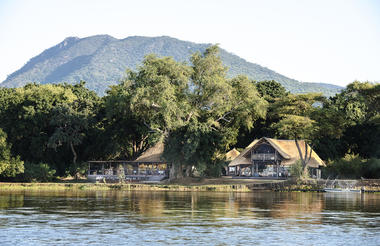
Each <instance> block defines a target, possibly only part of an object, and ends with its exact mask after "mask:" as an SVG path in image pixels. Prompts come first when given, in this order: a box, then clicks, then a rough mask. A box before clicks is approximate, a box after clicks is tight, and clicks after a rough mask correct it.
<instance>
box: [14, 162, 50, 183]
mask: <svg viewBox="0 0 380 246" xmlns="http://www.w3.org/2000/svg"><path fill="white" fill-rule="evenodd" d="M55 173H56V171H55V170H54V169H52V168H51V167H50V166H49V165H48V164H46V163H29V162H26V163H25V172H24V174H23V175H21V178H22V179H23V180H24V181H27V182H49V181H52V180H53V178H54V174H55Z"/></svg>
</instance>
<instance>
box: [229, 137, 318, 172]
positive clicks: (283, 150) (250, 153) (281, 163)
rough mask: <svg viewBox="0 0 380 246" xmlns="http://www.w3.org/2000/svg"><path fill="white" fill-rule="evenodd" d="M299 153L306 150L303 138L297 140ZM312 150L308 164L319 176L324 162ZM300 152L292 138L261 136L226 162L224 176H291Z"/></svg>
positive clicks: (309, 148)
mask: <svg viewBox="0 0 380 246" xmlns="http://www.w3.org/2000/svg"><path fill="white" fill-rule="evenodd" d="M298 143H299V147H300V150H301V152H302V153H303V155H304V153H305V141H304V140H298ZM307 148H308V150H309V151H310V150H311V151H312V154H311V159H310V161H309V162H308V164H307V166H308V167H309V170H310V174H311V176H312V177H314V178H320V177H321V170H320V167H322V166H325V163H324V162H323V161H322V160H321V158H319V156H318V155H317V153H315V151H313V150H312V149H311V147H310V146H309V145H307ZM299 159H300V157H299V151H298V148H297V145H296V143H295V141H294V140H284V139H273V138H265V137H264V138H260V139H256V140H254V141H253V142H252V143H250V144H249V145H248V146H247V147H246V148H245V149H244V150H243V151H242V152H241V153H240V154H239V155H238V156H237V157H236V158H234V159H233V160H232V161H231V162H230V163H229V164H228V169H227V175H231V176H251V177H275V178H286V177H288V176H290V166H291V165H293V164H294V163H295V162H296V161H297V160H299Z"/></svg>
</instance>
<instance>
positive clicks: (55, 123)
mask: <svg viewBox="0 0 380 246" xmlns="http://www.w3.org/2000/svg"><path fill="white" fill-rule="evenodd" d="M73 42H74V41H73ZM67 45H68V46H70V45H69V44H67ZM190 62H191V64H187V63H183V62H177V61H176V60H175V59H173V58H170V57H157V56H156V55H149V56H147V57H145V59H144V60H143V62H142V65H141V66H140V67H138V68H137V70H136V71H131V70H130V71H128V72H127V74H126V76H125V78H124V80H123V81H121V82H120V83H119V84H117V85H114V86H111V87H110V88H109V90H108V91H107V93H106V95H105V96H104V97H99V96H98V95H97V94H96V93H95V92H93V91H91V90H89V89H87V88H86V83H85V82H83V81H81V82H79V83H78V84H75V85H70V84H46V85H38V84H27V85H25V86H23V87H20V88H0V119H2V120H1V121H0V128H1V129H2V130H0V175H1V180H16V181H45V182H46V181H51V180H52V179H54V177H56V176H60V177H62V176H72V177H78V176H80V175H83V173H84V170H85V168H86V163H85V162H86V161H87V160H118V159H119V160H120V159H121V160H132V159H134V158H136V157H137V156H139V155H140V154H141V153H142V152H143V151H145V150H147V149H148V148H149V147H151V146H153V145H154V144H155V143H157V141H163V142H164V144H165V146H166V148H165V152H164V158H165V159H166V160H167V161H169V162H171V163H172V164H173V165H172V168H171V170H170V178H173V179H180V178H182V177H187V176H192V175H194V173H197V174H198V175H200V176H203V177H205V176H214V177H215V176H219V175H221V170H222V168H223V165H225V162H224V153H226V152H227V151H228V150H230V149H231V148H233V147H236V148H244V147H245V146H246V145H247V144H248V143H249V142H251V141H252V139H254V138H260V137H263V136H267V137H281V138H291V139H297V140H300V139H305V140H306V142H305V143H308V144H309V145H311V146H312V147H313V149H314V150H316V152H317V153H318V155H319V156H321V157H322V159H324V160H327V163H329V165H328V166H327V167H326V168H325V170H324V175H328V176H330V178H333V177H336V176H339V177H356V178H360V177H364V178H379V177H380V172H379V159H380V151H379V148H378V146H380V113H379V112H380V109H379V105H380V102H379V100H380V99H379V96H380V91H379V90H380V85H379V84H371V83H368V82H358V81H355V82H353V83H352V84H350V85H349V86H347V88H346V89H344V90H343V91H342V92H341V93H339V94H337V95H336V96H334V97H332V98H326V97H324V96H322V94H316V93H309V94H292V93H289V92H287V91H286V90H285V88H284V87H283V86H282V85H281V84H280V83H278V82H276V81H273V80H264V81H260V82H256V81H252V80H250V79H249V78H248V77H246V76H242V75H240V76H236V77H233V78H231V77H229V76H228V75H227V70H228V69H227V68H226V67H225V66H224V64H223V62H222V60H221V58H220V57H219V53H218V47H217V46H211V47H209V48H207V49H205V51H204V52H203V53H200V52H196V53H194V54H193V55H192V56H191V59H190ZM302 154H303V157H302V158H300V159H301V164H302V167H303V171H304V173H305V170H306V168H305V166H306V164H307V161H308V154H310V152H309V153H306V154H305V153H302ZM347 154H348V155H350V156H352V155H355V157H352V158H347V157H345V156H346V155H347ZM300 156H301V155H300ZM24 162H25V165H24Z"/></svg>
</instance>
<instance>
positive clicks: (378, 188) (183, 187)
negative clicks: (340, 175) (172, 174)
mask: <svg viewBox="0 0 380 246" xmlns="http://www.w3.org/2000/svg"><path fill="white" fill-rule="evenodd" d="M352 181H353V180H351V182H352ZM354 181H355V186H353V187H351V188H353V189H364V190H365V191H367V192H380V180H354ZM342 182H344V181H342ZM325 187H326V181H324V180H303V181H294V180H261V179H260V180H259V179H226V178H219V179H202V180H200V179H183V180H178V181H177V182H175V183H167V184H142V183H128V184H119V183H113V184H111V183H110V184H104V183H85V182H83V181H82V182H77V181H71V182H70V181H66V182H55V183H0V191H29V190H30V191H65V190H88V191H96V190H121V191H132V190H136V191H137V190H138V191H216V192H252V191H257V190H272V191H283V192H284V191H285V192H286V191H303V192H322V191H323V189H324V188H325ZM337 188H340V187H339V186H337ZM342 188H344V187H342Z"/></svg>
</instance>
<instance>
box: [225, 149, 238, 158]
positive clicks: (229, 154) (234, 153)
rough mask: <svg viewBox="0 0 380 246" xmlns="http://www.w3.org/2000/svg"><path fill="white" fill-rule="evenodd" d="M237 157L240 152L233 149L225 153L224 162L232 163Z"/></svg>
mask: <svg viewBox="0 0 380 246" xmlns="http://www.w3.org/2000/svg"><path fill="white" fill-rule="evenodd" d="M239 155H240V152H239V151H237V149H235V148H233V149H232V150H230V151H228V152H227V153H226V161H232V160H234V159H235V158H236V157H238V156H239Z"/></svg>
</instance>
